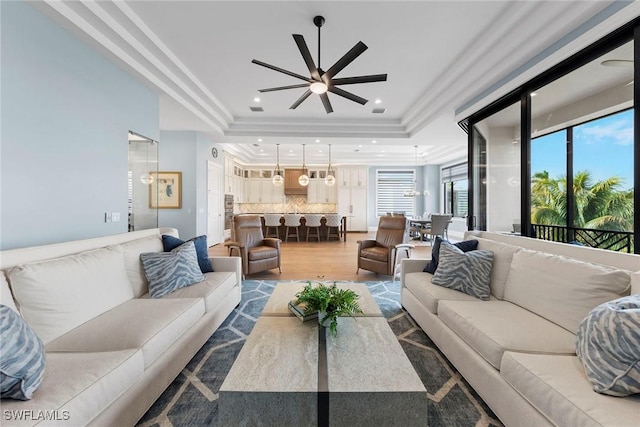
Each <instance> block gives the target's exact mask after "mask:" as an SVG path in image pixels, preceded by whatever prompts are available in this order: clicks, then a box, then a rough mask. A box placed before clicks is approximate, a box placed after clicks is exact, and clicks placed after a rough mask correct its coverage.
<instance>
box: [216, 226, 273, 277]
mask: <svg viewBox="0 0 640 427" xmlns="http://www.w3.org/2000/svg"><path fill="white" fill-rule="evenodd" d="M233 227H234V231H235V239H236V241H235V242H227V243H225V246H227V247H228V248H229V252H230V253H231V252H233V251H234V250H237V251H238V252H239V253H240V257H241V258H242V273H243V274H254V273H259V272H261V271H265V270H271V269H272V268H277V269H278V270H279V271H280V273H282V268H281V267H280V243H281V242H282V240H280V239H273V238H266V239H265V238H264V235H263V234H262V220H261V219H260V217H259V216H257V215H236V216H235V217H233Z"/></svg>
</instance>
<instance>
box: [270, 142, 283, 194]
mask: <svg viewBox="0 0 640 427" xmlns="http://www.w3.org/2000/svg"><path fill="white" fill-rule="evenodd" d="M271 183H272V184H273V185H275V186H276V187H282V184H284V178H283V177H282V171H281V170H280V144H276V169H275V170H274V171H273V178H272V179H271Z"/></svg>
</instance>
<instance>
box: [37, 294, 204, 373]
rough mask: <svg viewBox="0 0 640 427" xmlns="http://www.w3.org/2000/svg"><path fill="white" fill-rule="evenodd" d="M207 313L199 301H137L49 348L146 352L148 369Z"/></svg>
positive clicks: (84, 325)
mask: <svg viewBox="0 0 640 427" xmlns="http://www.w3.org/2000/svg"><path fill="white" fill-rule="evenodd" d="M203 314H204V301H203V300H202V299H201V298H197V299H187V298H182V299H133V300H129V301H127V302H125V303H124V304H121V305H119V306H118V307H116V308H114V309H113V310H110V311H108V312H106V313H104V314H102V315H101V316H98V317H96V318H95V319H92V320H90V321H88V322H86V323H84V324H83V325H81V326H79V327H77V328H75V329H74V330H72V331H69V332H68V333H66V334H65V335H63V336H61V337H60V338H58V339H56V340H55V341H52V342H51V343H49V344H47V345H46V350H47V351H48V352H49V351H72V352H73V351H88V352H98V351H115V350H123V349H128V348H139V349H142V354H143V356H144V366H145V368H147V367H148V366H149V365H151V364H152V363H153V362H154V361H155V360H156V359H157V358H158V356H160V355H161V354H162V353H163V352H164V351H166V349H167V348H169V347H171V345H172V344H173V343H174V342H175V341H176V340H177V339H178V338H179V337H181V336H182V335H183V334H184V333H185V332H186V331H187V330H188V329H189V328H190V327H191V326H192V325H194V324H195V323H196V322H197V321H198V320H199V319H200V317H202V315H203Z"/></svg>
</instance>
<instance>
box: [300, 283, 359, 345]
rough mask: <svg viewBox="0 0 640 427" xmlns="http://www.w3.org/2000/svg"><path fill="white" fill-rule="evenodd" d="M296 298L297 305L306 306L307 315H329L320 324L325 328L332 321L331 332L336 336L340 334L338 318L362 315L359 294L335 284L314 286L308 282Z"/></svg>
mask: <svg viewBox="0 0 640 427" xmlns="http://www.w3.org/2000/svg"><path fill="white" fill-rule="evenodd" d="M296 298H298V300H297V301H296V304H301V303H304V304H305V306H306V307H305V314H311V313H314V312H316V311H318V312H324V313H327V315H326V317H324V318H323V319H322V320H321V322H320V324H321V325H322V326H325V324H326V322H327V321H328V320H330V321H331V322H330V324H329V331H330V332H331V334H332V335H334V336H335V335H336V334H337V332H338V331H337V328H338V317H344V316H349V317H353V315H354V314H358V313H362V310H361V309H360V306H359V305H358V298H359V296H358V294H356V293H355V292H354V291H352V290H351V289H340V288H338V287H337V286H336V283H335V282H334V283H333V285H331V286H326V285H324V284H323V283H318V284H317V285H316V286H314V285H313V284H312V283H311V282H308V283H307V285H305V287H304V289H303V290H302V291H301V292H298V293H297V294H296Z"/></svg>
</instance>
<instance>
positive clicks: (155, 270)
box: [140, 242, 204, 298]
mask: <svg viewBox="0 0 640 427" xmlns="http://www.w3.org/2000/svg"><path fill="white" fill-rule="evenodd" d="M140 260H141V261H142V267H143V268H144V274H145V276H147V280H148V281H149V294H150V295H151V297H152V298H160V297H162V296H163V295H166V294H169V293H171V292H173V291H175V290H177V289H180V288H184V287H185V286H190V285H193V284H196V283H199V282H202V281H203V280H204V275H203V274H202V271H200V266H199V265H198V256H197V255H196V249H195V245H194V243H193V242H186V243H184V244H182V245H180V246H178V247H177V248H175V249H174V250H172V251H171V252H145V253H142V254H140Z"/></svg>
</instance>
